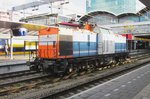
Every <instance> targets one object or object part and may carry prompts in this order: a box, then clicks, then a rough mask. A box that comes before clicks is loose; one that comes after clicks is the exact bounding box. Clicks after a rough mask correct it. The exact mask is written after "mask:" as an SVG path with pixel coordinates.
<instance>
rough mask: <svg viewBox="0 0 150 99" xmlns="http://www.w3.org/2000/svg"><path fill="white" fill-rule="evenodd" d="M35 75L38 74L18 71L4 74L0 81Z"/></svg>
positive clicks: (0, 75) (1, 75)
mask: <svg viewBox="0 0 150 99" xmlns="http://www.w3.org/2000/svg"><path fill="white" fill-rule="evenodd" d="M34 73H37V72H35V71H30V70H25V71H18V72H12V73H4V74H0V80H4V79H8V78H13V77H19V76H23V75H30V74H34Z"/></svg>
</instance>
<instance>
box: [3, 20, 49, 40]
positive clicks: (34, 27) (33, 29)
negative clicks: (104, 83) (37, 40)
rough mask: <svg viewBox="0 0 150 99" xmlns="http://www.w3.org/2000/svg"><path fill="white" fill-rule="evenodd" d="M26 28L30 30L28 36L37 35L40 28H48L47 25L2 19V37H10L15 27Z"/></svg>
mask: <svg viewBox="0 0 150 99" xmlns="http://www.w3.org/2000/svg"><path fill="white" fill-rule="evenodd" d="M20 28H26V29H27V30H28V32H27V34H26V35H27V36H37V35H38V31H39V30H40V29H44V28H48V26H45V25H38V24H29V23H20V22H10V21H0V38H10V35H11V31H10V30H13V29H20Z"/></svg>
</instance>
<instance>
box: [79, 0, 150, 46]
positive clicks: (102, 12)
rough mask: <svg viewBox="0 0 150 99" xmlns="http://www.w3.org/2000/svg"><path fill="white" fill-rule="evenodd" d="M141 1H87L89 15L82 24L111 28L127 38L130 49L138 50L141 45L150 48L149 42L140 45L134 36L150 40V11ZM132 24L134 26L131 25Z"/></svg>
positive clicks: (82, 20)
mask: <svg viewBox="0 0 150 99" xmlns="http://www.w3.org/2000/svg"><path fill="white" fill-rule="evenodd" d="M141 1H142V0H141ZM141 1H140V0H86V13H87V14H86V15H84V16H83V17H82V18H81V19H80V22H81V23H85V22H88V23H90V24H96V25H98V26H104V27H110V28H111V29H112V30H113V31H114V32H115V33H117V34H123V35H125V36H127V37H128V41H129V46H130V47H129V49H137V48H138V47H137V46H139V45H141V46H143V45H144V47H143V48H148V47H149V46H145V45H149V44H148V42H149V41H146V42H144V43H143V41H140V44H139V43H138V44H137V42H138V41H135V40H134V36H136V37H142V38H150V34H149V33H150V30H149V28H147V27H148V26H150V22H149V21H150V9H149V7H147V6H146V5H144V4H143V3H142V2H141ZM131 23H133V24H132V25H130V24H131ZM136 23H138V24H136ZM126 34H128V35H126ZM130 34H134V36H133V35H130ZM131 36H133V37H131ZM139 48H142V47H139Z"/></svg>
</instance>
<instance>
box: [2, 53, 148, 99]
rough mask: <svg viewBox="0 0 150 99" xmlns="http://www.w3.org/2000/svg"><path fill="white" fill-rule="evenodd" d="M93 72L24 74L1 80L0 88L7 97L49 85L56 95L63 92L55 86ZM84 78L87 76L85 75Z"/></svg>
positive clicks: (104, 70) (146, 56)
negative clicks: (57, 74) (12, 78)
mask: <svg viewBox="0 0 150 99" xmlns="http://www.w3.org/2000/svg"><path fill="white" fill-rule="evenodd" d="M149 56H150V55H149V54H144V55H143V56H142V55H138V56H137V57H133V58H131V60H128V61H127V62H126V63H131V62H134V61H137V60H141V59H143V58H148V57H149ZM120 67H123V66H109V67H107V68H104V69H103V70H101V69H99V70H97V71H96V72H101V73H103V72H107V71H110V69H112V68H113V69H117V68H120ZM126 68H127V67H126ZM91 72H92V71H88V72H81V73H79V74H74V73H72V74H70V75H67V76H65V77H59V78H56V77H51V76H50V75H46V74H45V75H44V74H38V76H35V75H32V76H31V77H29V76H24V77H23V78H22V79H18V78H17V79H18V80H13V81H10V82H6V81H5V82H3V83H1V82H0V86H1V87H2V88H0V95H1V96H3V97H4V99H5V97H7V95H10V94H12V93H17V92H27V93H28V92H30V91H29V90H31V89H32V90H34V89H35V90H37V89H38V90H39V89H45V88H47V87H52V90H51V91H52V92H51V93H53V92H55V93H53V94H54V96H55V95H56V94H61V93H59V92H56V90H55V91H54V90H53V88H57V86H58V85H64V86H65V84H66V83H68V82H65V81H68V80H69V82H73V81H74V78H78V77H82V76H85V74H86V75H90V76H89V77H92V76H93V74H91ZM94 75H95V74H94ZM105 75H107V74H105ZM70 78H71V79H70ZM84 78H86V77H84ZM8 81H9V80H8ZM92 82H93V81H92ZM60 83H62V84H60ZM60 92H61V91H60ZM62 92H63V91H62ZM49 95H50V94H49ZM37 96H38V95H37ZM45 96H47V95H45ZM11 97H12V96H11ZM7 98H8V97H7Z"/></svg>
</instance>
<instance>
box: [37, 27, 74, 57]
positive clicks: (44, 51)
mask: <svg viewBox="0 0 150 99" xmlns="http://www.w3.org/2000/svg"><path fill="white" fill-rule="evenodd" d="M52 35H54V36H55V37H56V36H57V38H56V41H55V46H54V45H53V39H54V37H52V38H51V40H50V39H49V38H48V37H47V36H52ZM42 36H43V37H45V38H46V39H47V40H49V41H45V42H44V43H40V42H41V40H40V37H42ZM43 40H45V39H43ZM48 42H49V43H48ZM38 46H39V48H38V57H39V58H48V59H57V58H72V56H59V29H58V28H53V27H50V28H46V29H42V30H40V31H39V44H38Z"/></svg>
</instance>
